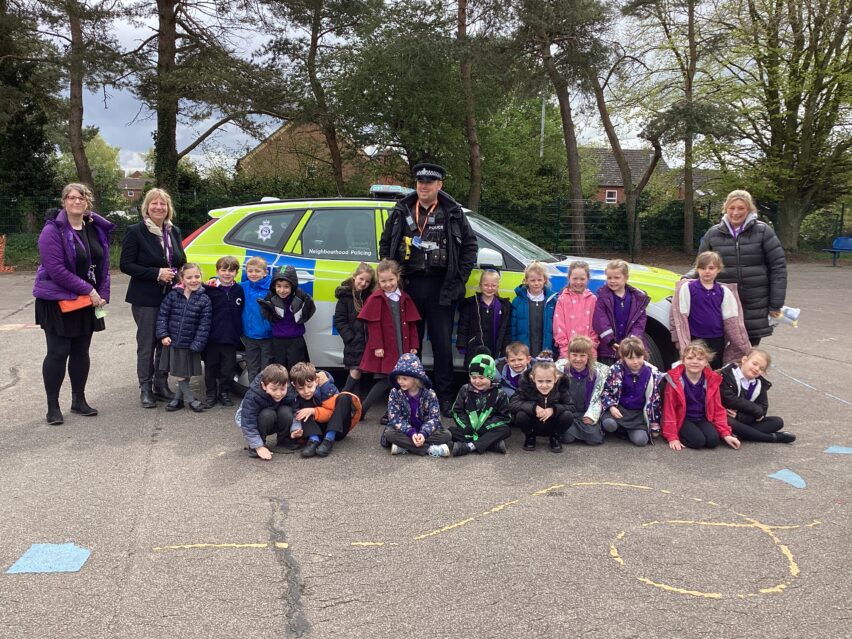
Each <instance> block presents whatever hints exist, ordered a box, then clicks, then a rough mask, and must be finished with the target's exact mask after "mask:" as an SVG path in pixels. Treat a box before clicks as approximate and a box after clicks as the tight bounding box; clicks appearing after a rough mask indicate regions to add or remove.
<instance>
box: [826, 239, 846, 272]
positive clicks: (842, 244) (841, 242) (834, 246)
mask: <svg viewBox="0 0 852 639" xmlns="http://www.w3.org/2000/svg"><path fill="white" fill-rule="evenodd" d="M822 250H823V251H827V252H828V253H831V265H832V266H837V258H838V257H839V256H840V254H841V253H852V237H836V238H834V241H833V242H832V243H831V248H828V249H822Z"/></svg>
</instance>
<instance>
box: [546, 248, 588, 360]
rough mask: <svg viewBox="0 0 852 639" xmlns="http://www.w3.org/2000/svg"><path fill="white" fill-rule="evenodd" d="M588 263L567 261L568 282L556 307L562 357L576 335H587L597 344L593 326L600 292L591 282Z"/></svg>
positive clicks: (556, 336)
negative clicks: (590, 288) (593, 290)
mask: <svg viewBox="0 0 852 639" xmlns="http://www.w3.org/2000/svg"><path fill="white" fill-rule="evenodd" d="M589 277H590V275H589V265H588V264H587V263H586V262H580V261H577V262H571V263H570V264H569V265H568V284H567V285H566V286H565V288H563V289H562V292H561V293H560V294H559V298H558V299H557V300H556V308H555V309H554V310H553V340H554V341H555V342H556V347H557V348H558V349H559V358H560V359H563V358H567V357H568V343H569V342H570V341H571V338H572V337H574V336H575V335H585V336H587V337H589V338H590V339H591V340H592V344H593V345H594V347H595V348H597V347H598V342H599V340H598V334H597V333H595V330H594V329H593V328H592V317H593V316H594V314H595V302H597V299H598V298H597V296H596V295H595V294H594V293H592V292H591V291H590V290H589V289H588V288H587V287H588V285H589Z"/></svg>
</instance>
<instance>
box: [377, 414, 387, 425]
mask: <svg viewBox="0 0 852 639" xmlns="http://www.w3.org/2000/svg"><path fill="white" fill-rule="evenodd" d="M379 423H380V424H381V425H382V426H387V425H388V413H387V411H385V414H384V415H382V416H381V417H380V418H379Z"/></svg>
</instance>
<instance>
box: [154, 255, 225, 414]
mask: <svg viewBox="0 0 852 639" xmlns="http://www.w3.org/2000/svg"><path fill="white" fill-rule="evenodd" d="M179 276H180V280H181V283H180V284H179V285H178V286H176V287H175V288H173V289H172V290H171V291H169V294H168V295H166V297H165V298H164V299H163V302H162V304H160V313H159V315H158V316H157V339H159V340H160V341H161V342H162V344H163V346H164V348H163V355H162V356H161V357H160V370H164V371H168V372H169V373H171V374H172V375H174V376H175V377H176V378H177V380H178V389H177V391H176V392H175V396H174V399H172V400H171V401H170V402H169V403H168V404H166V410H168V411H175V410H179V409H181V408H183V404H184V399H185V400H186V402H187V403H188V405H189V407H190V408H191V409H192V410H194V411H195V412H196V413H200V412H201V411H203V410H204V405H203V404H202V403H201V402H200V401H199V400H197V399H196V398H195V396H194V395H193V394H192V391H191V390H190V389H189V378H190V377H192V376H193V375H201V353H202V351H203V350H204V347H205V346H207V338H208V336H209V335H210V323H211V320H212V317H213V307H212V304H211V303H210V298H209V297H207V295H206V294H205V293H204V289H203V288H202V286H201V269H200V268H199V267H198V265H197V264H192V263H188V264H184V265H183V266H182V267H181V269H180V272H179Z"/></svg>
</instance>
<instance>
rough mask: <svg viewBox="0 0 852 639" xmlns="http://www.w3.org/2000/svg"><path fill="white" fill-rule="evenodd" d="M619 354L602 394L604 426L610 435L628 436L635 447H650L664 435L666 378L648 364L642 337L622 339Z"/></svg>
mask: <svg viewBox="0 0 852 639" xmlns="http://www.w3.org/2000/svg"><path fill="white" fill-rule="evenodd" d="M618 355H619V357H620V359H619V360H618V361H617V362H616V363H615V364H613V365H612V366H611V367H610V369H609V373H607V378H606V382H605V383H604V389H603V393H602V394H601V408H602V409H603V410H604V411H605V415H604V417H603V419H602V421H601V424H602V426H603V429H604V430H605V431H606V432H608V433H613V432H621V433H625V434H626V435H627V438H628V439H629V440H630V443H632V444H633V445H634V446H646V445H647V444H649V443H651V438H652V437H656V436H657V435H658V434H659V432H660V380H661V379H662V375H661V374H660V372H659V371H658V370H657V367H656V366H654V365H653V364H650V363H649V362H646V361H645V357H646V351H645V345H644V344H643V343H642V340H641V339H639V338H638V337H635V336H631V337H626V338H624V339H623V340H621V343H620V344H619V346H618Z"/></svg>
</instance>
